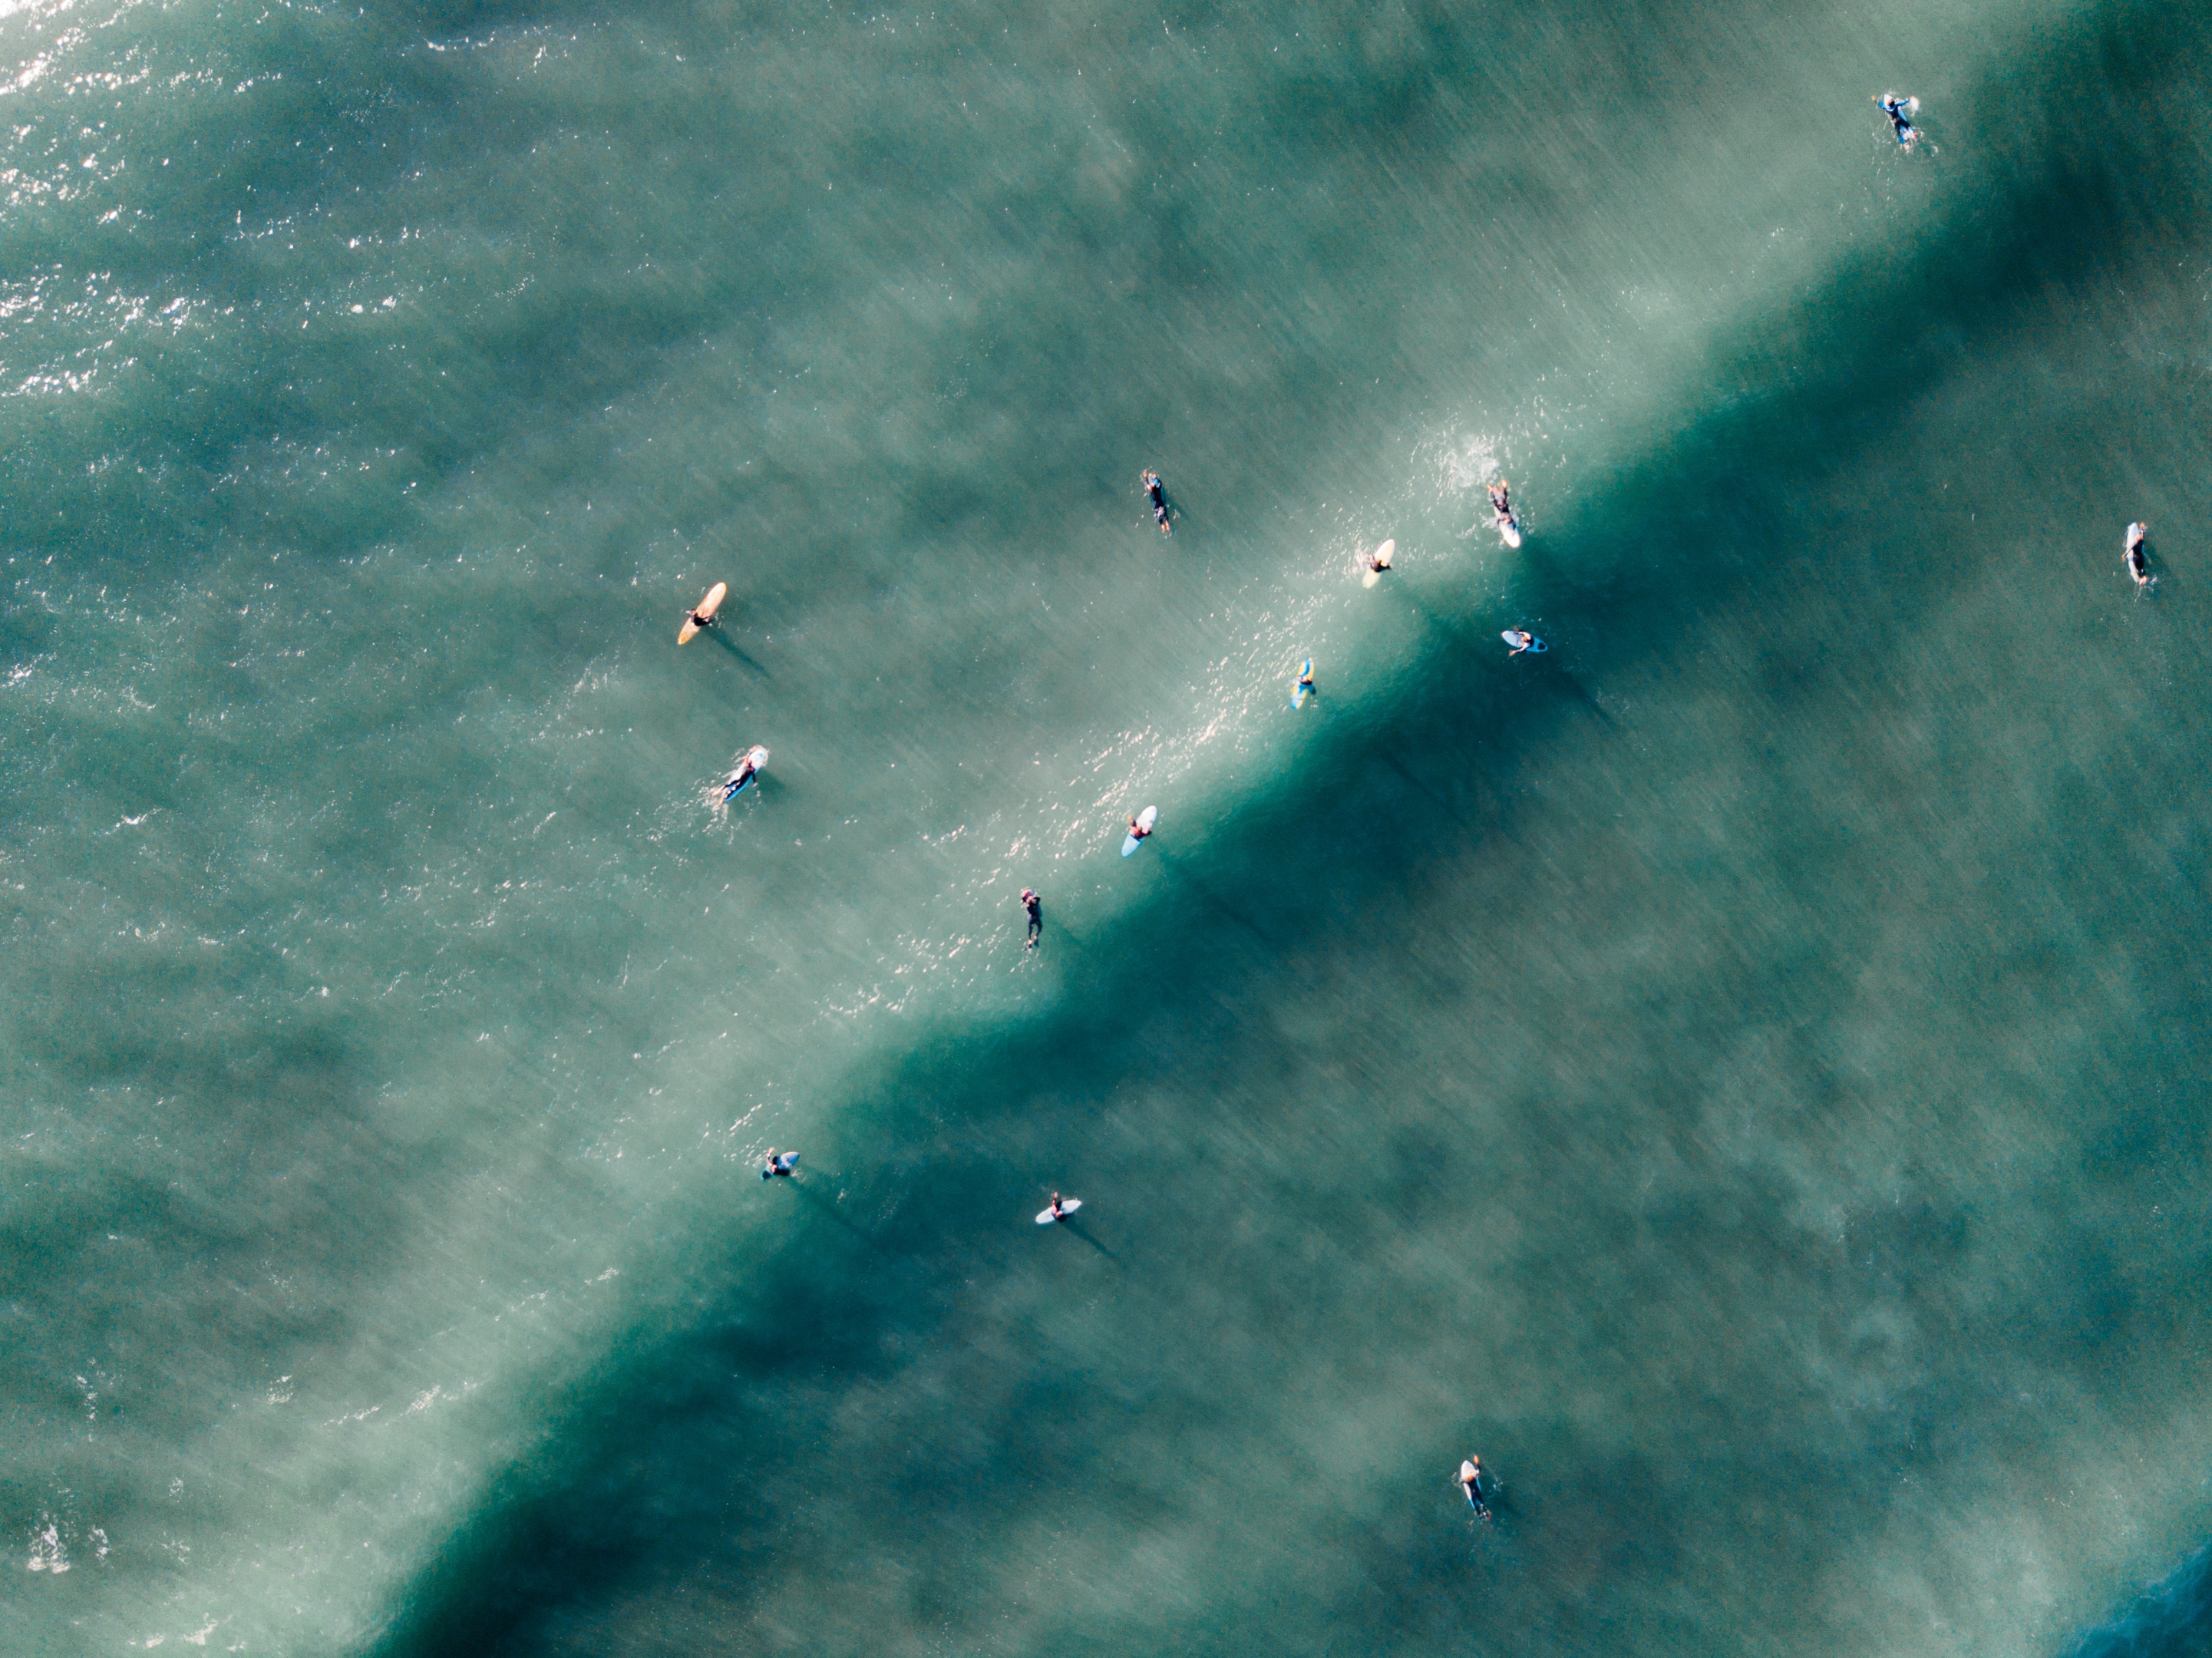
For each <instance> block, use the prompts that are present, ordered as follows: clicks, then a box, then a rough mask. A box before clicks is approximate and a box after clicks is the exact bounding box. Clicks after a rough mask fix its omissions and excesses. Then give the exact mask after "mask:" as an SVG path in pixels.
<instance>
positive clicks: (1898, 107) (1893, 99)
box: [1875, 92, 1920, 149]
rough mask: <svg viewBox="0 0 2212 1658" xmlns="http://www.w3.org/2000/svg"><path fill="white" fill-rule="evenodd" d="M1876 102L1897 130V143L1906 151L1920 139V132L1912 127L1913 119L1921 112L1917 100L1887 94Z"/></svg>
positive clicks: (1891, 93) (1890, 93)
mask: <svg viewBox="0 0 2212 1658" xmlns="http://www.w3.org/2000/svg"><path fill="white" fill-rule="evenodd" d="M1875 102H1876V103H1877V104H1880V105H1881V112H1882V113H1883V114H1885V115H1887V117H1889V124H1890V125H1891V126H1893V127H1894V128H1895V129H1896V130H1897V142H1898V143H1899V144H1900V145H1902V146H1903V147H1904V148H1905V149H1911V148H1912V145H1913V143H1914V141H1915V140H1917V138H1918V137H1920V130H1919V129H1918V128H1917V127H1916V126H1914V125H1912V118H1913V117H1914V116H1916V115H1917V114H1918V113H1919V112H1920V100H1918V99H1917V98H1900V97H1899V96H1898V95H1897V94H1895V93H1893V92H1885V93H1883V94H1881V97H1879V98H1877V99H1875Z"/></svg>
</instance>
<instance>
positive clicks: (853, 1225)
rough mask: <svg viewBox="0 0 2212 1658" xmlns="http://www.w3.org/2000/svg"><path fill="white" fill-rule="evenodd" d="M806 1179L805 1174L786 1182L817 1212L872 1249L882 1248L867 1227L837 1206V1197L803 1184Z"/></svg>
mask: <svg viewBox="0 0 2212 1658" xmlns="http://www.w3.org/2000/svg"><path fill="white" fill-rule="evenodd" d="M804 1179H805V1176H804V1175H799V1176H797V1177H794V1178H793V1179H792V1180H789V1181H785V1182H784V1183H785V1184H786V1185H787V1186H789V1187H791V1188H792V1190H793V1192H794V1193H797V1194H798V1196H799V1200H800V1201H801V1202H802V1203H804V1204H805V1205H806V1206H807V1207H808V1208H810V1209H811V1210H813V1211H814V1212H815V1213H816V1214H817V1215H822V1216H825V1217H827V1218H829V1219H830V1220H833V1221H835V1222H836V1224H838V1225H840V1226H842V1227H843V1228H844V1229H845V1230H847V1231H848V1232H850V1233H851V1234H852V1235H853V1236H854V1237H856V1238H858V1239H860V1242H863V1243H865V1244H866V1245H867V1246H868V1247H869V1248H871V1249H876V1248H881V1246H880V1245H879V1244H878V1243H877V1242H876V1241H875V1239H874V1238H873V1237H872V1236H869V1233H868V1231H867V1229H866V1228H865V1227H863V1226H862V1225H861V1224H860V1223H859V1222H858V1221H856V1220H854V1218H852V1217H851V1216H850V1215H848V1214H846V1213H845V1212H843V1211H842V1210H841V1209H839V1208H838V1207H837V1200H836V1199H835V1198H832V1197H826V1196H824V1195H823V1193H820V1192H817V1191H813V1190H811V1188H809V1187H806V1186H805V1185H802V1184H801V1183H800V1182H801V1181H803V1180H804Z"/></svg>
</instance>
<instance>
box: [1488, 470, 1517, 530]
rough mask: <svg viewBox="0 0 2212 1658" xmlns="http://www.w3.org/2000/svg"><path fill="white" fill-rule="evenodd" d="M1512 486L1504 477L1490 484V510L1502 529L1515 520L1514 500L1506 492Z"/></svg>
mask: <svg viewBox="0 0 2212 1658" xmlns="http://www.w3.org/2000/svg"><path fill="white" fill-rule="evenodd" d="M1510 487H1511V486H1510V484H1509V483H1507V481H1506V480H1505V479H1504V478H1500V479H1498V482H1497V483H1493V484H1492V485H1491V486H1490V510H1491V512H1492V514H1493V515H1494V516H1495V519H1496V522H1497V525H1498V528H1499V529H1501V530H1503V529H1504V527H1505V526H1506V525H1509V524H1510V523H1512V522H1513V501H1512V499H1511V497H1510V495H1508V494H1507V493H1506V492H1507V490H1508V489H1510Z"/></svg>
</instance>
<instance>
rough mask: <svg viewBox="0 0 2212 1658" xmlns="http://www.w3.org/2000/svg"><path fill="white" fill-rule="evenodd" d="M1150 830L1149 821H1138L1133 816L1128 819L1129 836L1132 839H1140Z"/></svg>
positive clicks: (1150, 831) (1149, 832) (1148, 833)
mask: <svg viewBox="0 0 2212 1658" xmlns="http://www.w3.org/2000/svg"><path fill="white" fill-rule="evenodd" d="M1151 833H1152V825H1151V824H1150V823H1139V822H1138V821H1137V820H1136V819H1135V818H1133V817H1132V818H1131V819H1130V820H1129V838H1130V839H1131V840H1132V841H1141V840H1143V839H1144V838H1145V837H1146V835H1150V834H1151Z"/></svg>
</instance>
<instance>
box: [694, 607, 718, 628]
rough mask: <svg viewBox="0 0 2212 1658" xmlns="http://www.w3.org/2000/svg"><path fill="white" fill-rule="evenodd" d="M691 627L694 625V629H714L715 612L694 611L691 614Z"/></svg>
mask: <svg viewBox="0 0 2212 1658" xmlns="http://www.w3.org/2000/svg"><path fill="white" fill-rule="evenodd" d="M691 625H692V626H693V627H695V628H711V627H713V626H714V611H712V610H694V611H692V612H691Z"/></svg>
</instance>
